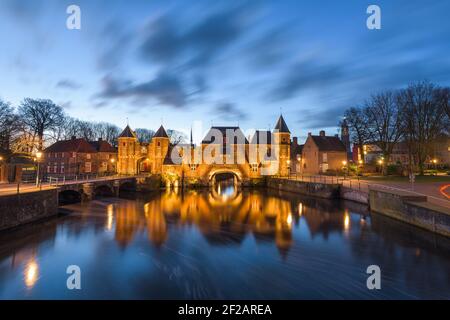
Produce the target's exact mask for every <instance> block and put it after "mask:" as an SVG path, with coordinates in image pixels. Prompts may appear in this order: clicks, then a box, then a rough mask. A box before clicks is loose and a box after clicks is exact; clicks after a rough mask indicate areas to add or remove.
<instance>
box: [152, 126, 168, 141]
mask: <svg viewBox="0 0 450 320" xmlns="http://www.w3.org/2000/svg"><path fill="white" fill-rule="evenodd" d="M153 138H169V136H168V135H167V132H166V129H164V127H163V126H161V127H159V129H158V131H156V133H155V134H154V135H153Z"/></svg>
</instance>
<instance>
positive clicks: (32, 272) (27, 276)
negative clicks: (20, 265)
mask: <svg viewBox="0 0 450 320" xmlns="http://www.w3.org/2000/svg"><path fill="white" fill-rule="evenodd" d="M38 279H39V265H38V264H37V262H36V260H35V259H34V258H32V259H31V260H30V261H28V263H27V264H26V265H25V269H24V282H25V285H26V286H27V288H29V289H30V288H32V287H34V285H35V284H36V282H37V281H38Z"/></svg>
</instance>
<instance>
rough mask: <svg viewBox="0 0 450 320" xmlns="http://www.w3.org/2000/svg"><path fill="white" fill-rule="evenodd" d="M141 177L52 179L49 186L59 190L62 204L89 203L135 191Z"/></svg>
mask: <svg viewBox="0 0 450 320" xmlns="http://www.w3.org/2000/svg"><path fill="white" fill-rule="evenodd" d="M139 178H141V177H140V176H111V177H102V178H92V179H85V180H78V179H74V180H65V179H62V180H61V179H59V180H56V179H52V180H50V182H49V184H50V185H51V186H54V187H57V188H58V195H59V200H60V203H62V204H64V203H72V202H79V201H82V200H83V201H89V200H92V199H93V198H94V197H95V196H98V195H100V196H118V195H119V192H120V190H135V189H136V185H137V182H138V179H139Z"/></svg>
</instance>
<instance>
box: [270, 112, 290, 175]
mask: <svg viewBox="0 0 450 320" xmlns="http://www.w3.org/2000/svg"><path fill="white" fill-rule="evenodd" d="M273 137H274V142H273V143H274V147H275V155H276V156H277V159H278V174H279V175H280V176H284V177H285V176H288V175H289V165H290V157H291V132H290V131H289V128H288V126H287V125H286V122H285V121H284V118H283V115H280V118H279V119H278V121H277V124H276V125H275V129H274V132H273Z"/></svg>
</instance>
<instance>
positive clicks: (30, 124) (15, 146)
mask: <svg viewBox="0 0 450 320" xmlns="http://www.w3.org/2000/svg"><path fill="white" fill-rule="evenodd" d="M120 132H121V128H119V127H118V126H116V125H114V124H111V123H108V122H92V121H83V120H80V119H76V118H73V117H70V116H68V115H67V114H66V113H65V112H64V110H63V108H62V107H61V106H59V105H57V104H55V103H54V102H53V101H52V100H49V99H31V98H25V99H24V100H23V101H22V102H21V103H20V104H19V105H18V106H17V108H14V107H13V106H12V105H11V104H10V103H8V102H5V101H3V100H1V99H0V149H1V148H3V149H6V148H8V149H10V150H11V151H12V152H13V153H24V154H31V153H32V152H34V151H41V150H44V148H45V147H47V146H49V145H51V144H52V143H54V142H57V141H61V140H68V139H71V138H72V137H77V138H84V139H86V140H88V141H96V140H98V139H100V138H101V139H103V140H105V141H107V142H109V143H110V144H111V145H113V146H117V137H118V136H119V134H120ZM153 134H154V131H153V130H148V129H143V128H138V129H136V135H137V137H138V140H139V141H140V142H148V141H150V140H151V138H152V136H153ZM168 135H169V137H170V138H171V141H172V143H180V142H183V141H184V139H185V137H184V135H183V134H182V133H180V132H178V131H176V130H168Z"/></svg>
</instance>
